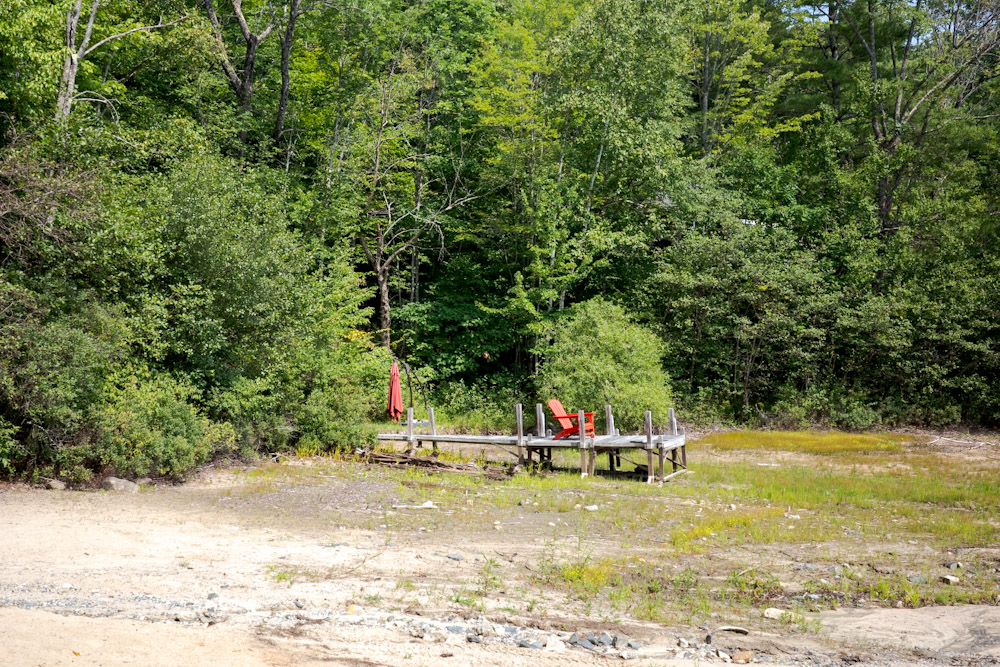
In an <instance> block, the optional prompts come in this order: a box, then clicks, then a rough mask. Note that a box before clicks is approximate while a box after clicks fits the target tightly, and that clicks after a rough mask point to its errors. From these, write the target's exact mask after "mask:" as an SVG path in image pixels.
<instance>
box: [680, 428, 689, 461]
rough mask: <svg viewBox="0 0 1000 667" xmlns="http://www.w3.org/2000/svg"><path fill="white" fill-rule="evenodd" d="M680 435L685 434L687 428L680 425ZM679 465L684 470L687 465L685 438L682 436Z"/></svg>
mask: <svg viewBox="0 0 1000 667" xmlns="http://www.w3.org/2000/svg"><path fill="white" fill-rule="evenodd" d="M681 435H683V436H686V435H687V429H686V428H684V427H681ZM681 465H682V466H684V469H685V470H687V467H688V450H687V438H686V437H685V438H684V444H683V445H681Z"/></svg>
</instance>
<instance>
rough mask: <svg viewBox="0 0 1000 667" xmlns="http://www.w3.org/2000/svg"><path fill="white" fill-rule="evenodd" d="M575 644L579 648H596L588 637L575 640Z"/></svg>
mask: <svg viewBox="0 0 1000 667" xmlns="http://www.w3.org/2000/svg"><path fill="white" fill-rule="evenodd" d="M576 645H577V646H579V647H580V648H585V649H589V650H591V651H593V650H594V649H595V648H596V647H595V646H594V644H593V643H592V642H591V641H590V640H589V639H586V638H583V639H578V640H576Z"/></svg>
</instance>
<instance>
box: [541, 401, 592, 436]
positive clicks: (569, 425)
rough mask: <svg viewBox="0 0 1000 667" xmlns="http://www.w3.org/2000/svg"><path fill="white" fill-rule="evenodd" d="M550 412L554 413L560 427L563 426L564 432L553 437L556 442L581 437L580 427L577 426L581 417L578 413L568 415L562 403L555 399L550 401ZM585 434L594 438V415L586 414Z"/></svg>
mask: <svg viewBox="0 0 1000 667" xmlns="http://www.w3.org/2000/svg"><path fill="white" fill-rule="evenodd" d="M549 410H551V411H552V416H553V417H555V418H556V421H557V422H559V425H560V426H562V430H561V431H559V432H558V433H556V434H555V435H554V436H553V439H554V440H559V439H560V438H566V437H569V436H571V435H575V436H577V437H579V436H580V427H579V426H578V425H577V424H576V422H577V421H579V419H580V418H579V416H578V415H577V414H576V413H573V414H567V413H566V410H565V408H563V406H562V403H560V402H559V399H557V398H553V399H550V400H549ZM583 419H584V431H583V432H584V434H586V435H589V436H593V435H594V413H593V412H584V413H583Z"/></svg>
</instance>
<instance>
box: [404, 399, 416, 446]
mask: <svg viewBox="0 0 1000 667" xmlns="http://www.w3.org/2000/svg"><path fill="white" fill-rule="evenodd" d="M406 442H407V443H408V449H407V450H406V454H407V455H408V456H413V454H414V451H415V450H414V437H413V408H406Z"/></svg>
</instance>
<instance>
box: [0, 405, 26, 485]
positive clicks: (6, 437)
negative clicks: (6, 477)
mask: <svg viewBox="0 0 1000 667" xmlns="http://www.w3.org/2000/svg"><path fill="white" fill-rule="evenodd" d="M16 433H17V427H16V426H14V425H13V424H11V423H10V422H9V421H7V420H6V419H4V418H3V417H0V475H2V474H6V473H12V472H14V465H15V461H16V459H17V458H18V457H19V456H20V455H21V454H22V452H21V446H20V445H19V444H18V442H17V440H15V439H14V435H15V434H16Z"/></svg>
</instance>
